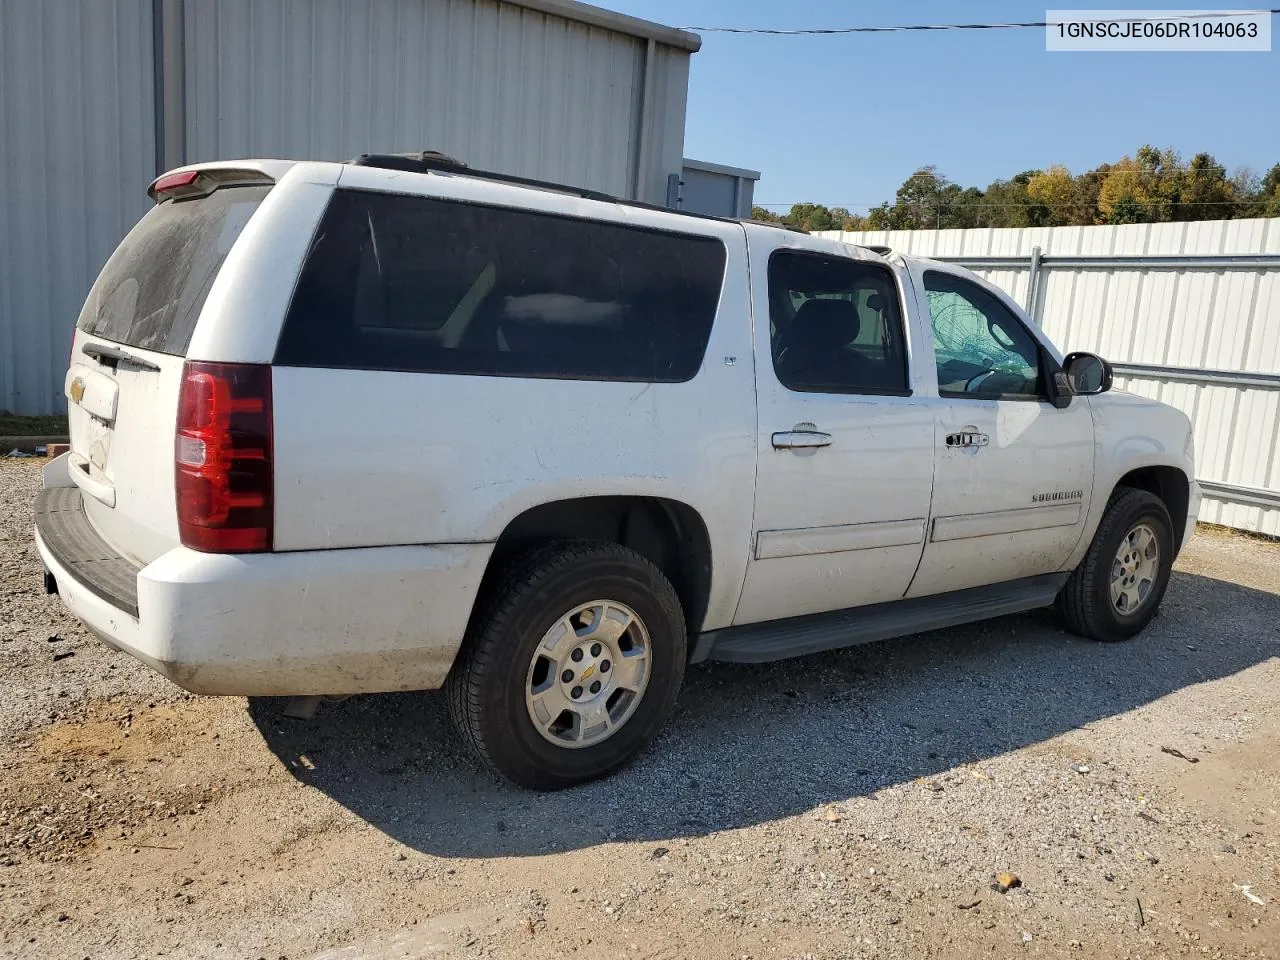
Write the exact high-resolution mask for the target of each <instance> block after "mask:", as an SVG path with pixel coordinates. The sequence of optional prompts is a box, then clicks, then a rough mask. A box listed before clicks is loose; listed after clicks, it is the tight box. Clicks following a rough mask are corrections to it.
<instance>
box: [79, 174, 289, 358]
mask: <svg viewBox="0 0 1280 960" xmlns="http://www.w3.org/2000/svg"><path fill="white" fill-rule="evenodd" d="M270 189H271V187H270V186H252V187H222V188H221V189H218V190H215V191H214V192H213V193H211V194H209V195H208V196H205V197H199V198H196V199H192V200H166V201H164V202H163V203H158V204H156V205H155V206H154V207H152V208H151V209H150V210H149V211H148V212H147V215H146V216H145V217H143V218H142V219H141V220H139V221H138V224H137V226H135V227H134V228H133V229H132V230H130V231H129V235H128V236H126V237H125V238H124V240H123V241H121V243H120V246H118V247H116V251H115V253H113V254H112V255H111V259H109V260H108V261H107V265H106V266H105V267H103V268H102V273H101V274H99V275H98V279H97V281H96V282H95V283H94V285H93V289H92V290H90V291H89V298H88V300H86V301H85V305H84V309H83V310H81V312H80V319H79V321H78V322H77V323H76V326H77V327H79V328H80V329H81V330H83V331H84V332H85V333H91V334H93V335H94V336H98V337H103V338H104V339H107V340H113V341H115V342H116V343H123V344H127V345H129V346H131V347H137V348H139V349H141V350H155V351H158V352H160V353H172V354H177V355H179V356H182V355H185V354H186V352H187V344H189V343H190V342H191V334H192V332H193V331H194V330H195V326H196V319H197V318H198V317H199V316H200V308H201V307H203V306H204V301H205V297H207V296H208V295H209V288H210V287H211V286H213V281H214V279H215V278H216V277H217V276H218V271H219V270H220V269H221V268H222V262H223V261H224V260H225V259H226V258H227V254H228V253H229V252H230V250H231V247H232V245H233V244H234V243H235V242H236V239H237V238H238V237H239V236H240V232H241V231H242V230H243V229H244V226H245V224H246V223H248V222H249V218H250V217H251V216H253V214H254V211H256V210H257V209H258V206H259V205H260V204H261V203H262V201H263V198H264V197H266V195H267V192H268V191H269V190H270Z"/></svg>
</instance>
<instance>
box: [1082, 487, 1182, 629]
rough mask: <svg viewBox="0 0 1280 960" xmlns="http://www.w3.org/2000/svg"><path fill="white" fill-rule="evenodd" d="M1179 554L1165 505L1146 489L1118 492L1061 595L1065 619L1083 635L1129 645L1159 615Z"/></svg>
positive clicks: (1121, 490) (1127, 488)
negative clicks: (1174, 561)
mask: <svg viewBox="0 0 1280 960" xmlns="http://www.w3.org/2000/svg"><path fill="white" fill-rule="evenodd" d="M1173 555H1174V540H1173V524H1172V522H1170V520H1169V511H1168V510H1167V509H1166V508H1165V505H1164V502H1163V501H1162V500H1161V499H1160V498H1159V497H1157V496H1155V494H1152V493H1148V492H1147V491H1145V490H1135V489H1133V488H1132V487H1121V488H1119V489H1117V490H1116V492H1115V493H1114V494H1112V497H1111V502H1110V503H1108V504H1107V509H1106V512H1105V513H1104V514H1103V515H1102V521H1101V522H1100V523H1099V524H1098V530H1097V532H1096V533H1095V534H1094V536H1093V542H1092V543H1091V544H1089V550H1088V552H1086V553H1085V555H1084V559H1083V560H1081V561H1080V565H1079V566H1078V567H1076V569H1075V570H1074V571H1073V572H1072V574H1071V578H1070V579H1069V580H1067V583H1066V585H1065V586H1064V587H1063V588H1062V592H1061V593H1059V594H1058V600H1057V607H1058V613H1059V615H1060V616H1061V617H1062V619H1063V620H1064V621H1066V624H1067V626H1068V627H1069V628H1070V629H1071V630H1073V631H1074V632H1075V633H1078V634H1080V635H1081V636H1085V637H1089V638H1091V639H1093V640H1103V641H1108V642H1113V641H1117V640H1127V639H1128V638H1129V637H1132V636H1133V635H1134V634H1136V633H1138V632H1139V631H1141V630H1142V629H1143V628H1144V627H1145V626H1146V625H1147V624H1148V623H1150V622H1151V619H1152V617H1154V616H1155V615H1156V611H1157V610H1158V609H1159V607H1160V601H1161V599H1162V598H1163V597H1164V592H1165V589H1166V588H1167V587H1168V585H1169V574H1170V572H1171V570H1172V569H1173Z"/></svg>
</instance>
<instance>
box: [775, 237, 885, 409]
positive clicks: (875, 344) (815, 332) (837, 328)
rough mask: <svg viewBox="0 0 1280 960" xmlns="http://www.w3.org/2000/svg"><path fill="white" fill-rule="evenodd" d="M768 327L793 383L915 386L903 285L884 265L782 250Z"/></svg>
mask: <svg viewBox="0 0 1280 960" xmlns="http://www.w3.org/2000/svg"><path fill="white" fill-rule="evenodd" d="M769 330H770V340H771V344H772V352H773V369H774V372H775V373H776V374H777V376H778V380H779V381H780V382H781V383H782V384H783V386H785V387H787V388H788V389H791V390H797V391H805V392H811V393H871V394H906V393H908V392H909V391H908V389H907V364H906V350H905V347H904V343H903V328H902V311H901V309H900V307H899V300H898V291H897V286H896V285H895V283H894V279H893V274H892V272H891V271H889V270H888V269H886V268H885V267H882V266H880V265H879V264H874V263H868V262H866V261H859V260H850V259H846V258H844V257H828V256H823V255H819V254H812V253H800V252H797V251H791V250H779V251H777V252H775V253H774V254H773V256H772V257H771V258H770V259H769Z"/></svg>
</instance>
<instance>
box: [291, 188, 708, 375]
mask: <svg viewBox="0 0 1280 960" xmlns="http://www.w3.org/2000/svg"><path fill="white" fill-rule="evenodd" d="M724 266H725V248H724V245H723V244H722V243H720V241H718V240H715V239H712V238H706V237H693V236H688V235H684V234H674V233H663V232H658V231H652V230H644V229H638V228H634V227H625V226H619V225H617V224H612V223H601V222H598V221H590V220H580V219H575V218H570V217H561V216H555V215H551V214H543V213H532V212H529V211H524V210H510V209H505V208H498V207H488V206H481V205H477V204H469V203H460V202H456V201H450V200H439V199H433V198H428V197H407V196H400V195H393V194H382V193H372V192H365V191H355V190H339V191H337V192H336V193H335V195H334V198H333V200H332V201H331V203H330V205H329V208H328V210H327V211H326V213H325V216H324V219H323V221H322V223H321V225H320V229H319V231H318V232H317V234H316V240H315V242H314V244H313V246H312V250H311V253H310V255H309V257H308V259H307V263H306V265H305V267H304V268H303V271H302V276H301V277H300V278H299V281H298V286H297V289H296V291H295V292H294V298H293V303H292V305H291V306H290V309H289V315H288V317H287V318H286V320H285V325H284V330H283V332H282V333H281V337H280V343H279V346H278V348H277V351H276V357H275V362H276V363H279V364H287V365H294V366H323V367H339V368H349V369H369V370H402V371H415V372H432V373H461V374H481V375H496V376H525V377H559V378H571V379H608V380H642V381H651V382H678V381H682V380H688V379H690V378H691V377H693V375H694V374H695V373H697V371H698V368H699V367H700V366H701V364H702V356H703V353H704V352H705V351H706V347H707V340H708V338H709V337H710V334H711V325H712V322H713V320H714V319H715V314H716V306H717V304H718V302H719V299H720V288H721V285H722V282H723V279H724Z"/></svg>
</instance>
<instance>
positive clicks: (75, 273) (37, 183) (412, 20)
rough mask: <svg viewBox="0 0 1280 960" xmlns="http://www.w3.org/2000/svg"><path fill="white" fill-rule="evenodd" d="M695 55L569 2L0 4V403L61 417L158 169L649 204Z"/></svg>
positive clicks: (671, 170) (684, 40) (673, 149)
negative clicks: (333, 174) (65, 390)
mask: <svg viewBox="0 0 1280 960" xmlns="http://www.w3.org/2000/svg"><path fill="white" fill-rule="evenodd" d="M698 45H699V41H698V38H697V37H696V36H694V35H692V34H688V33H683V32H681V31H677V30H672V29H670V28H666V27H661V26H659V25H656V24H650V23H644V22H642V21H638V20H634V19H632V18H628V17H624V16H620V15H618V14H614V13H611V12H609V11H607V10H601V9H599V8H595V7H590V6H587V5H585V4H580V3H576V2H574V0H506V2H502V3H499V2H498V0H369V2H364V0H271V2H254V0H0V97H3V108H4V109H3V110H0V409H7V410H11V411H13V412H16V413H56V412H59V411H62V410H65V408H66V401H65V398H64V397H63V395H62V380H63V374H64V373H65V370H66V358H67V350H68V346H69V343H70V333H71V328H72V325H73V324H74V321H75V318H76V316H77V314H78V313H79V310H80V306H81V304H82V303H83V301H84V297H85V295H86V293H87V292H88V289H89V286H90V284H91V283H92V281H93V278H94V277H95V276H96V275H97V273H98V271H99V270H100V269H101V267H102V264H103V263H104V262H105V260H106V258H107V257H108V256H109V255H110V253H111V251H112V249H113V248H114V247H115V246H116V244H117V243H119V241H120V238H121V237H123V236H124V234H125V233H126V232H127V231H128V230H129V228H130V227H131V226H132V225H133V224H134V223H135V222H136V221H137V220H138V218H139V217H141V216H142V214H143V213H145V212H146V209H147V207H148V206H149V201H148V200H147V198H146V194H145V190H146V186H147V184H148V183H149V182H150V181H151V180H152V179H153V178H154V176H155V175H156V173H157V170H158V169H160V170H162V169H165V168H168V167H173V166H178V165H180V164H182V163H186V162H194V161H197V160H207V159H213V158H230V157H247V156H274V157H293V158H300V159H309V158H319V159H337V160H345V159H349V158H350V157H353V156H355V155H356V154H359V153H364V152H370V151H400V150H420V149H437V150H441V151H443V152H445V153H450V154H452V155H454V156H456V157H458V158H459V159H462V160H464V161H465V162H467V163H469V164H471V165H473V166H476V167H480V168H489V169H496V170H501V171H505V172H509V173H516V174H523V175H525V176H532V177H539V178H544V179H549V180H557V181H562V182H569V183H575V184H580V185H582V186H585V187H592V188H595V189H598V190H604V191H607V192H610V193H614V194H618V195H621V196H625V197H637V196H638V197H641V198H643V199H646V200H649V201H651V202H655V203H663V202H665V200H666V190H667V176H668V174H678V173H679V171H680V165H681V160H682V157H683V146H684V121H685V99H686V93H687V87H688V75H689V56H690V54H691V53H692V52H693V51H694V50H696V49H697V47H698Z"/></svg>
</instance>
